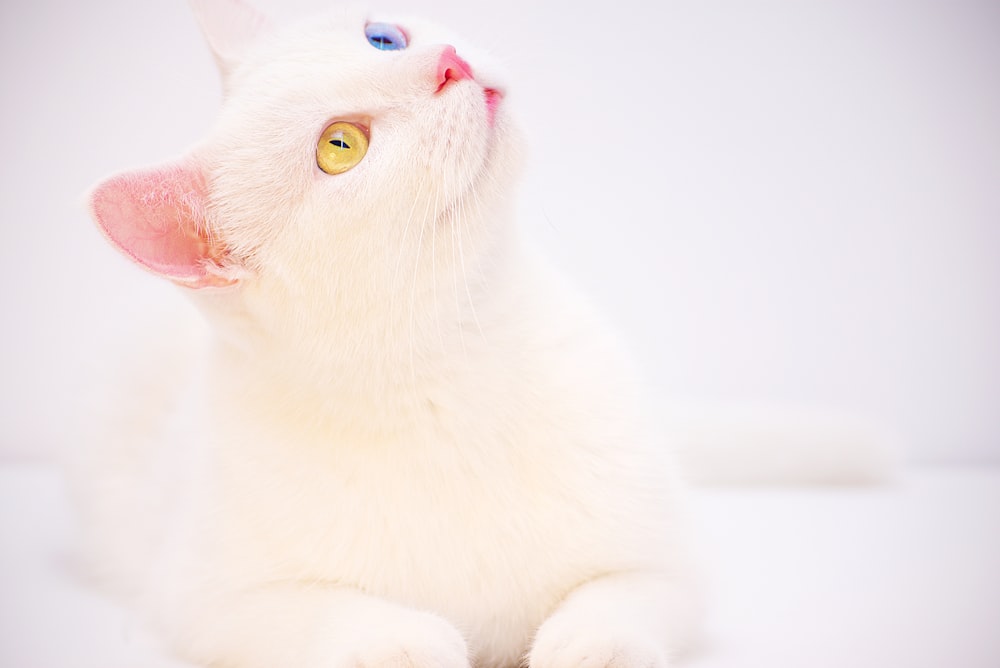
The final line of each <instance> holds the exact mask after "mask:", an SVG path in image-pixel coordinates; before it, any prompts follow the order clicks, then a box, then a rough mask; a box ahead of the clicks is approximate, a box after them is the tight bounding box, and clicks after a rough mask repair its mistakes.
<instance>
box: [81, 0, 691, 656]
mask: <svg viewBox="0 0 1000 668" xmlns="http://www.w3.org/2000/svg"><path fill="white" fill-rule="evenodd" d="M196 10H197V13H198V15H199V17H200V19H201V21H202V25H203V28H204V30H205V33H206V35H207V37H208V40H209V43H210V45H211V46H212V49H213V51H214V52H215V54H216V56H217V60H218V62H219V65H220V68H221V70H222V72H223V77H224V87H225V91H226V97H225V101H224V105H223V108H222V111H221V115H220V118H219V120H218V123H217V124H216V126H215V128H214V129H213V130H212V132H211V133H210V135H209V136H208V137H207V138H206V139H205V141H204V142H203V143H201V144H200V145H199V146H198V147H196V148H195V149H194V150H193V151H191V152H190V153H189V154H188V155H187V156H185V157H184V158H182V159H180V160H178V161H177V162H174V163H171V164H167V165H163V166H159V167H154V168H150V169H145V170H140V171H135V172H130V173H126V174H122V175H120V176H116V177H113V178H111V179H109V180H107V181H106V182H104V183H102V184H101V185H99V186H98V187H97V188H96V189H95V191H94V192H93V194H92V201H91V206H92V213H93V216H94V218H95V220H96V221H97V223H98V224H99V226H100V227H101V229H102V230H103V231H104V232H105V233H106V235H107V236H108V238H109V240H110V241H111V242H112V243H113V244H114V245H115V246H116V247H118V248H119V249H120V250H121V251H123V252H124V253H125V254H126V255H128V256H129V257H131V258H132V259H133V260H135V261H136V262H137V263H138V264H140V265H142V266H143V267H145V268H147V269H149V270H151V271H153V272H155V273H157V274H159V275H161V276H164V277H166V278H168V279H170V280H172V281H174V282H176V283H178V284H180V285H182V286H186V287H187V288H190V289H189V290H187V292H188V293H189V294H190V297H191V299H192V300H193V302H194V303H195V304H196V306H197V307H198V310H199V311H200V312H201V314H202V316H203V319H204V321H205V322H207V323H208V326H205V324H204V323H203V322H201V321H192V322H187V321H184V322H175V323H173V324H174V329H173V330H170V331H169V332H166V331H165V333H164V336H163V337H162V338H163V340H162V341H161V342H160V345H159V346H158V347H157V348H156V349H155V350H151V351H146V352H145V353H143V355H142V357H140V358H137V360H136V366H135V368H134V369H133V385H131V386H129V387H128V388H127V390H126V395H125V396H124V397H123V398H122V399H121V400H120V402H119V404H118V405H117V406H116V408H117V410H118V413H119V415H120V417H119V418H118V420H117V421H116V422H114V423H113V424H112V425H111V426H110V429H109V432H108V434H109V435H108V436H106V437H105V438H104V439H103V440H102V443H101V447H102V452H101V453H99V454H97V455H94V456H92V457H90V458H89V461H90V463H92V464H93V466H92V469H91V471H90V473H89V475H88V479H89V481H90V483H91V486H92V487H93V489H91V490H90V491H89V492H88V493H87V494H85V496H84V500H85V502H86V503H85V518H86V520H87V525H86V526H87V530H88V533H87V536H88V546H89V550H90V553H91V555H92V561H93V562H94V563H95V564H97V565H99V568H100V569H101V571H102V572H103V573H104V575H105V576H106V578H107V580H108V581H109V583H110V584H112V585H114V586H115V587H117V588H118V590H119V591H121V592H122V593H124V594H126V595H128V596H130V597H132V598H133V599H134V601H135V603H136V604H137V605H139V606H140V607H141V608H142V609H143V610H144V611H145V612H146V614H147V616H148V618H149V620H150V622H151V623H152V624H153V625H154V626H155V627H156V628H157V629H159V631H160V632H161V633H162V634H163V635H164V637H165V638H167V639H168V642H169V643H170V645H171V647H172V648H173V650H174V651H175V652H177V653H178V654H180V655H182V656H184V657H186V658H188V659H189V660H191V661H194V662H197V663H200V664H203V665H213V666H236V667H239V668H278V667H289V666H295V667H296V668H346V667H348V666H369V667H374V666H382V665H384V666H390V665H391V666H412V667H413V668H425V667H426V668H430V667H432V666H433V667H440V668H462V667H464V666H469V665H474V666H477V667H478V666H482V667H491V666H507V667H512V666H516V665H519V664H522V663H523V662H527V664H528V665H529V666H530V667H531V668H571V667H572V668H576V667H579V666H586V667H593V668H601V667H603V666H615V667H616V668H649V667H653V666H656V667H662V666H665V665H667V664H668V663H670V661H671V657H672V656H674V655H675V653H676V652H678V651H680V650H681V649H683V648H684V647H685V646H687V645H688V644H689V643H690V642H691V640H692V638H693V637H694V636H695V635H696V634H697V629H698V625H699V617H700V608H701V594H700V587H699V584H698V577H697V573H696V568H695V565H694V559H693V556H692V554H691V550H690V548H689V544H688V543H689V541H688V537H687V532H686V529H685V526H684V523H685V520H684V513H683V510H682V508H681V503H682V500H681V498H680V489H679V484H678V481H677V479H676V476H675V474H674V471H673V468H672V466H671V464H670V462H669V460H668V459H667V458H666V457H665V456H664V455H663V453H662V452H661V450H662V448H661V447H660V442H659V440H660V439H658V438H656V437H655V436H654V435H653V434H652V432H651V430H650V428H649V426H648V425H647V424H646V423H645V421H644V418H643V411H642V409H641V403H642V393H641V391H640V389H639V385H638V383H637V382H636V380H635V379H634V378H633V373H632V371H631V366H630V362H629V360H628V359H627V357H626V356H625V355H624V354H623V353H622V351H621V350H620V348H619V346H618V345H617V343H616V341H615V339H614V337H613V336H612V335H611V334H610V333H609V332H608V331H607V330H606V328H605V326H604V325H603V324H602V323H601V321H600V319H599V318H597V317H595V315H594V314H593V313H592V312H591V310H590V308H589V307H588V305H587V304H586V303H585V302H584V301H583V300H582V299H581V298H580V297H579V296H578V295H577V293H576V292H575V291H574V290H573V289H571V288H570V287H568V286H567V285H566V284H565V283H564V282H563V281H562V280H561V279H560V277H559V276H558V275H556V274H555V273H554V272H553V271H551V270H550V269H549V267H548V265H547V264H545V263H544V262H543V261H541V260H540V259H539V258H538V257H536V256H535V255H534V254H533V253H532V252H531V250H530V249H529V248H528V246H527V245H526V244H525V243H523V241H522V240H521V239H520V238H519V237H518V230H517V227H516V225H515V223H514V221H513V220H512V201H511V199H512V197H511V190H512V187H513V184H514V181H515V177H516V174H517V171H518V153H519V150H518V145H519V140H518V134H517V131H516V128H515V127H514V125H513V123H512V119H511V117H510V114H509V111H508V108H507V106H506V104H505V101H504V88H503V82H502V80H501V79H500V78H499V75H498V74H497V73H496V71H495V69H494V67H493V65H492V64H491V62H490V61H489V60H488V59H487V58H486V56H485V55H484V54H482V53H480V52H478V51H476V50H474V49H473V48H472V47H470V46H468V45H466V44H464V43H461V42H460V41H459V40H458V39H457V38H456V37H454V36H452V35H449V34H447V33H445V32H443V31H442V30H441V29H440V28H437V27H435V26H433V25H430V24H427V23H424V22H419V21H405V22H401V23H399V24H396V23H391V22H380V21H374V20H372V19H370V18H369V17H366V16H365V15H364V14H362V13H356V12H353V11H339V12H335V13H332V14H331V15H329V16H327V17H325V18H322V19H313V20H310V21H308V22H303V23H300V24H296V25H293V26H291V27H287V28H284V29H277V28H274V27H272V26H271V25H270V23H269V22H268V21H266V20H265V19H263V18H262V17H261V16H260V15H259V14H258V13H257V12H255V11H254V10H252V9H250V8H249V7H247V6H246V5H244V4H242V3H241V2H239V0H217V1H215V2H212V1H211V0H203V1H201V2H197V3H196Z"/></svg>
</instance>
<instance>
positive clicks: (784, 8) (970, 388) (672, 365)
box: [0, 0, 1000, 463]
mask: <svg viewBox="0 0 1000 668" xmlns="http://www.w3.org/2000/svg"><path fill="white" fill-rule="evenodd" d="M257 4H258V6H259V7H261V8H262V9H264V10H266V11H268V12H269V13H271V14H272V15H274V16H276V17H289V16H293V15H297V14H301V13H304V12H307V11H314V10H316V9H318V8H321V7H322V6H323V5H324V4H326V3H323V2H319V1H318V0H294V1H292V0H289V1H287V2H279V0H258V2H257ZM393 6H404V7H405V11H406V13H410V14H421V15H424V16H427V17H429V18H434V19H436V20H438V21H439V22H442V23H445V24H448V25H450V26H452V27H453V28H455V29H457V30H459V31H460V32H462V33H464V34H466V35H467V36H469V37H470V38H472V39H474V40H476V41H477V42H479V43H482V44H484V45H485V46H487V47H489V48H490V49H491V50H492V51H493V52H494V53H496V54H497V55H498V56H499V57H501V58H502V59H503V60H504V61H506V62H507V64H508V67H509V71H510V74H511V79H510V82H509V83H510V91H511V96H510V102H511V104H512V105H514V106H515V107H516V108H517V110H518V113H519V116H520V117H521V120H522V125H523V126H524V127H525V129H526V130H527V136H528V141H527V145H526V146H525V147H524V148H525V150H526V151H527V152H528V153H529V154H530V159H529V164H530V168H529V171H528V173H527V174H526V179H525V183H524V188H523V192H522V206H521V211H522V214H523V224H524V226H525V227H526V228H527V229H528V230H529V231H530V233H531V234H532V235H533V236H534V237H536V238H537V239H538V240H539V241H540V243H541V244H542V245H543V246H545V247H546V248H547V249H548V251H549V253H550V255H552V256H553V258H554V259H555V260H556V261H557V262H558V263H559V264H560V265H561V266H563V267H564V268H565V269H566V271H567V272H569V273H571V274H573V275H574V276H575V277H576V278H577V279H578V280H579V281H580V282H581V283H583V284H584V286H585V288H586V289H587V290H588V291H589V292H590V293H591V294H592V295H593V296H594V299H595V300H596V301H598V302H599V303H600V304H601V306H602V307H603V308H604V309H605V311H607V312H608V313H609V314H610V316H611V317H612V318H613V319H614V321H615V322H617V323H618V324H619V326H620V329H621V330H622V331H623V333H624V334H625V336H626V337H627V338H628V340H629V341H630V342H631V343H632V344H633V347H634V349H635V351H636V354H637V355H638V356H640V358H641V359H642V361H643V363H644V367H645V368H646V370H647V374H648V377H649V379H650V382H651V383H652V385H653V391H655V392H656V393H657V394H658V395H662V396H663V397H664V400H666V398H667V397H671V396H676V397H684V398H686V399H691V400H696V401H710V402H713V401H734V400H735V401H739V400H745V399H750V400H757V399H766V400H776V401H796V402H799V401H801V402H807V403H816V404H821V405H828V406H834V407H839V408H843V409H846V410H848V411H851V412H855V413H858V414H861V415H865V416H869V417H872V418H875V419H878V420H882V421H884V422H886V423H888V424H889V425H891V426H892V427H894V428H896V429H897V430H898V431H899V432H900V433H901V434H902V435H903V437H904V439H905V440H906V442H907V444H908V446H909V452H910V457H911V459H912V460H914V461H918V462H924V463H928V462H933V463H962V462H965V463H969V462H987V461H990V462H994V463H996V462H1000V5H998V4H997V3H995V2H990V1H989V0H981V1H980V2H972V1H968V0H960V1H954V0H939V1H938V2H921V1H917V0H913V1H905V2H904V1H901V0H900V1H892V2H890V1H887V0H875V1H866V2H862V1H860V0H859V1H854V2H852V1H846V0H845V1H842V2H834V1H833V0H817V1H814V2H808V3H804V2H791V1H788V2H763V1H762V0H755V1H750V2H740V1H738V0H721V1H720V2H688V3H652V2H640V1H639V0H618V1H617V2H614V3H611V4H605V3H592V2H572V3H570V2H563V3H555V2H553V3H542V2H529V1H528V0H507V1H504V2H491V3H483V4H478V3H475V2H470V1H459V0H422V1H418V2H412V3H408V4H405V5H403V4H402V3H400V2H395V3H393V2H387V3H379V8H380V9H385V8H390V9H391V8H392V7H393ZM279 7H280V9H279ZM472 65H473V67H474V66H475V63H472ZM0 82H2V87H3V88H2V96H0V101H2V105H0V115H2V124H0V127H2V133H3V134H2V147H3V157H2V159H0V170H2V171H0V188H2V197H0V225H2V230H3V231H4V238H3V240H2V242H0V272H2V273H0V280H2V285H3V288H2V292H0V294H2V299H3V302H2V313H3V316H4V327H3V334H2V337H3V338H2V346H0V349H2V350H3V358H2V362H3V365H2V385H0V425H2V431H0V456H7V457H24V456H34V455H38V454H44V453H47V452H51V451H52V449H53V448H54V447H55V445H56V443H57V442H58V441H60V440H65V439H66V436H67V426H66V425H67V423H68V421H69V420H70V418H74V416H75V414H76V413H78V412H79V411H78V408H77V407H78V406H80V405H81V404H82V401H81V399H82V398H84V397H86V396H87V395H88V394H89V393H91V392H92V391H93V386H94V385H95V384H98V383H100V382H103V380H102V379H101V369H102V364H103V362H102V361H101V359H100V358H99V357H98V356H97V353H96V352H95V351H97V350H99V349H100V347H101V345H103V344H105V343H106V342H108V341H113V340H114V339H115V337H116V336H121V335H122V333H123V332H124V331H126V330H127V328H128V327H127V323H128V322H129V321H131V320H132V319H134V318H135V316H136V315H139V314H142V313H146V312H149V311H150V310H153V309H155V308H156V307H157V304H159V303H161V302H162V300H165V299H172V298H175V297H174V292H175V291H174V290H173V289H172V288H170V287H169V286H167V285H165V284H162V283H161V282H159V281H157V280H156V279H154V278H151V277H149V276H146V275H145V274H143V273H142V272H141V271H139V270H137V269H134V268H133V267H131V266H130V265H129V264H128V263H127V262H126V261H124V260H123V259H121V258H120V257H118V256H117V255H116V254H115V253H114V252H113V251H112V250H110V248H107V247H106V246H105V244H104V241H103V240H102V239H101V238H100V235H99V234H98V233H97V232H96V231H95V229H94V228H93V227H92V225H91V223H90V222H89V220H88V217H87V215H86V213H85V209H84V204H83V203H84V197H83V194H84V192H85V191H86V189H87V188H88V187H90V186H91V185H93V184H94V183H95V182H97V181H98V180H99V179H100V178H102V177H104V176H106V175H108V174H110V173H112V172H114V171H117V170H121V169H124V168H127V167H134V166H139V165H142V164H148V163H154V162H159V161H162V160H166V159H168V158H171V157H173V156H176V155H178V154H179V153H181V152H183V151H184V150H185V148H186V147H188V146H189V145H191V144H192V143H194V142H195V141H196V140H197V139H198V138H199V136H200V135H201V134H202V133H203V132H204V131H205V130H206V128H207V127H208V125H209V124H210V122H211V119H212V116H213V114H214V111H215V109H216V108H217V106H218V103H219V93H218V81H217V75H216V73H215V70H214V66H213V64H212V62H211V60H210V57H209V54H208V52H207V50H206V48H205V47H204V46H203V44H202V41H201V38H200V35H199V33H198V30H197V27H196V25H195V23H194V20H193V18H192V16H191V15H190V11H189V10H188V8H187V6H186V5H185V3H183V2H181V1H180V0H177V1H175V2H168V1H166V0H157V1H156V2H134V1H124V0H107V1H102V2H92V3H89V2H88V3H67V2H64V1H63V0H33V1H32V2H28V0H18V1H16V2H7V1H5V2H3V4H2V5H0ZM74 419H75V418H74Z"/></svg>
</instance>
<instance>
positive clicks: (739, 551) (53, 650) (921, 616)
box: [0, 467, 1000, 668]
mask: <svg viewBox="0 0 1000 668" xmlns="http://www.w3.org/2000/svg"><path fill="white" fill-rule="evenodd" d="M694 501H695V503H694V510H695V513H696V516H697V519H698V521H699V524H700V527H701V529H702V531H703V534H704V544H705V553H706V558H707V560H708V561H709V562H710V564H711V565H712V571H713V572H714V576H713V579H714V582H715V596H714V602H713V607H712V614H711V625H710V626H711V628H710V645H709V647H708V649H707V650H706V651H705V652H704V653H702V654H701V655H699V656H697V657H694V658H693V659H692V660H690V661H689V662H687V663H685V664H683V665H686V666H690V668H758V667H759V668H803V667H806V666H808V667H809V668H940V667H942V666H954V667H956V668H959V667H960V668H996V666H998V665H1000V633H998V632H997V629H998V628H1000V627H998V621H1000V568H998V564H1000V469H979V470H977V469H951V470H949V469H940V470H933V471H932V470H923V471H914V472H909V473H907V474H906V475H905V476H902V478H901V480H900V481H899V482H898V483H896V484H894V485H891V486H885V487H878V488H858V489H785V490H777V489H746V490H736V489H716V490H699V491H698V492H697V493H696V494H695V498H694ZM70 514H71V513H70V509H69V508H67V506H66V498H65V495H64V492H63V487H62V484H61V481H60V479H59V477H58V476H57V475H56V474H55V473H54V472H52V471H51V470H48V469H45V468H40V467H5V468H0V536H2V538H3V551H2V554H0V592H2V593H3V594H2V596H0V666H4V667H5V668H6V667H10V668H135V667H136V666H143V667H144V668H180V664H176V663H174V662H171V661H169V660H168V659H166V658H163V657H162V656H160V655H158V654H157V653H156V652H155V650H154V645H153V644H152V643H151V641H150V639H149V637H148V636H147V635H146V634H145V633H144V632H143V630H142V628H141V627H140V626H139V624H138V623H137V622H136V621H135V619H133V618H132V617H130V616H129V614H128V613H127V612H126V611H123V610H122V609H120V608H118V607H117V606H115V605H113V604H111V603H109V602H107V601H105V600H104V599H102V598H101V597H100V596H99V595H97V594H95V593H93V592H90V591H87V590H86V589H83V588H81V587H80V586H79V585H77V584H76V583H75V582H74V581H73V579H72V578H71V576H70V575H69V574H68V572H67V571H66V569H65V564H66V554H67V548H68V545H69V542H68V541H69V535H70V524H69V517H70Z"/></svg>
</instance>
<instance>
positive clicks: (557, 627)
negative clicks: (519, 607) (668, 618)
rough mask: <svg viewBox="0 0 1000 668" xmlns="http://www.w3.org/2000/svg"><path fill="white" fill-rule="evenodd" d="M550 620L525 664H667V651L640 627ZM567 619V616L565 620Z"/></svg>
mask: <svg viewBox="0 0 1000 668" xmlns="http://www.w3.org/2000/svg"><path fill="white" fill-rule="evenodd" d="M562 621H563V620H556V619H553V620H549V622H548V623H546V624H545V625H543V626H542V628H541V629H540V630H539V632H538V636H537V637H536V639H535V642H534V645H533V646H532V648H531V653H530V654H529V656H528V668H668V666H669V665H670V662H669V661H668V658H667V653H666V651H665V650H664V648H663V647H662V646H661V643H658V642H657V641H656V640H655V639H652V638H648V637H644V635H643V633H642V632H641V631H636V630H629V629H622V628H608V627H606V626H605V627H599V626H596V625H593V626H592V625H589V624H588V625H582V626H581V625H570V624H568V623H566V624H564V623H562ZM567 621H568V620H567ZM553 622H555V623H553Z"/></svg>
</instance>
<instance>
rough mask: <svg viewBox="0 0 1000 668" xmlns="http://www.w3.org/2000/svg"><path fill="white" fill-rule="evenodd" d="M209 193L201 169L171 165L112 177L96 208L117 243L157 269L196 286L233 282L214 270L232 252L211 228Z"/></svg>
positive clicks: (93, 202)
mask: <svg viewBox="0 0 1000 668" xmlns="http://www.w3.org/2000/svg"><path fill="white" fill-rule="evenodd" d="M205 193H206V189H205V180H204V176H203V175H202V173H201V171H200V170H199V169H198V168H197V167H193V166H191V165H189V164H176V165H168V166H164V167H160V168H154V169H148V170H141V171H136V172H128V173H125V174H119V175H118V176H114V177H112V178H110V179H108V180H107V181H105V182H104V183H102V184H100V185H99V186H97V188H96V189H95V190H94V192H93V193H92V194H91V196H90V210H91V213H92V215H93V217H94V220H95V221H97V224H98V225H99V226H100V228H101V229H102V230H103V231H104V233H105V235H107V237H108V239H109V240H110V241H111V243H113V244H114V245H115V246H116V247H117V248H118V249H119V250H120V251H122V252H123V253H125V255H127V256H128V257H130V258H132V259H133V260H134V261H135V262H137V263H138V264H139V265H141V266H143V267H145V268H147V269H149V270H151V271H152V272H154V273H156V274H159V275H160V276H164V277H165V278H169V279H170V280H172V281H175V282H177V283H180V284H181V285H185V286H188V287H192V288H204V287H210V286H224V285H231V284H233V283H235V282H236V281H235V280H231V279H227V278H224V277H222V276H220V275H218V273H213V272H212V271H211V270H212V269H213V268H217V267H218V266H219V265H220V263H221V261H222V260H223V259H224V258H225V256H226V251H225V248H224V247H223V246H222V245H221V244H219V243H218V242H217V241H215V240H213V239H211V238H210V236H209V235H208V232H207V230H206V229H205V220H204V209H205V197H206V194H205Z"/></svg>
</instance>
